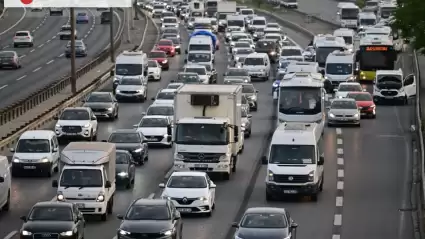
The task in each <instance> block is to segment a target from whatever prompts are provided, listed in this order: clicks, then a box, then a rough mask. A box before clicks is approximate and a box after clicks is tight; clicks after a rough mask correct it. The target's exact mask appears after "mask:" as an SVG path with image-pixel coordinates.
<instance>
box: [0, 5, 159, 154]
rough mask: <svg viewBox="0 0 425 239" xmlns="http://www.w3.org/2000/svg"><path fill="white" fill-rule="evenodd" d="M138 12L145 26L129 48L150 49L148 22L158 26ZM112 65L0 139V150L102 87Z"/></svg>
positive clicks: (8, 146) (76, 104)
mask: <svg viewBox="0 0 425 239" xmlns="http://www.w3.org/2000/svg"><path fill="white" fill-rule="evenodd" d="M138 10H139V9H138ZM139 13H140V14H142V15H144V16H145V18H146V26H145V29H144V32H143V35H142V40H141V42H140V44H139V45H138V46H137V47H136V48H135V49H131V50H141V49H142V47H147V49H148V50H150V49H151V48H152V47H153V45H154V44H152V46H149V45H145V40H146V35H147V29H148V24H153V25H154V27H155V29H157V32H158V33H159V31H158V26H157V25H156V24H155V22H154V21H153V20H152V18H151V17H150V16H149V15H148V14H147V13H144V12H142V11H141V10H139ZM158 38H159V36H157V39H158ZM113 67H114V65H113V64H112V63H111V66H110V67H109V68H108V71H106V72H105V73H103V74H102V75H101V76H100V77H98V78H96V79H94V80H93V82H91V83H90V84H89V85H87V86H86V87H84V88H82V89H80V90H79V91H78V92H77V94H75V95H74V96H70V97H68V98H67V99H65V100H63V101H61V102H58V104H57V105H56V106H55V107H53V108H52V109H46V110H45V111H44V113H42V114H41V115H40V116H38V117H37V118H35V119H33V120H31V121H29V122H28V123H27V124H26V125H24V126H23V127H21V128H20V129H18V130H16V131H14V132H13V133H11V134H10V135H9V136H8V137H6V138H4V139H1V141H0V150H1V151H4V150H6V149H8V148H10V147H13V146H14V145H15V144H16V141H17V140H18V139H19V137H20V135H21V134H22V133H23V132H25V131H27V130H34V129H39V128H42V127H43V126H44V125H46V124H48V123H51V122H52V120H53V118H54V117H55V116H57V115H58V114H60V112H61V111H62V110H63V109H65V108H67V107H73V106H78V105H79V104H81V102H82V100H83V99H85V98H86V97H87V95H88V94H89V93H90V92H93V91H95V90H97V89H99V88H102V87H103V86H104V85H105V84H106V83H108V81H109V79H110V76H111V75H110V72H111V70H112V69H113ZM65 87H66V86H64V87H63V89H65Z"/></svg>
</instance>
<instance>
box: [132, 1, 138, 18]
mask: <svg viewBox="0 0 425 239" xmlns="http://www.w3.org/2000/svg"><path fill="white" fill-rule="evenodd" d="M137 8H138V6H137V0H134V3H133V9H134V20H139V16H138V14H137Z"/></svg>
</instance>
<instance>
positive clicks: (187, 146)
mask: <svg viewBox="0 0 425 239" xmlns="http://www.w3.org/2000/svg"><path fill="white" fill-rule="evenodd" d="M371 2H372V1H371ZM291 4H292V5H293V3H291ZM291 4H289V5H291ZM389 4H390V3H385V4H381V5H379V4H378V5H376V7H375V8H372V7H371V5H366V7H365V9H360V8H359V7H357V6H356V5H355V4H353V3H340V4H338V8H339V9H340V11H339V12H338V14H337V15H338V16H339V19H340V22H341V28H339V29H337V30H334V31H333V32H323V33H321V34H317V35H316V36H314V37H313V39H309V43H308V44H305V43H304V42H298V41H295V40H294V39H293V38H292V37H291V36H288V31H289V29H286V28H285V27H284V26H282V25H281V24H279V23H278V22H277V21H274V20H273V18H270V17H267V16H264V15H263V14H260V13H256V9H254V8H250V7H248V6H242V5H239V4H238V5H237V4H236V2H232V1H224V2H222V1H219V0H206V1H205V2H203V1H200V0H192V1H189V2H186V1H181V0H172V1H167V2H160V1H153V0H145V1H143V2H139V3H138V6H139V7H141V8H143V9H144V10H145V12H146V14H149V18H151V19H152V20H153V21H154V22H155V23H156V24H157V28H158V34H159V38H158V40H157V42H156V44H155V45H154V47H153V49H152V50H151V51H148V52H143V51H124V52H122V53H120V54H119V55H118V56H117V57H116V61H115V67H114V69H113V70H112V71H111V72H110V74H111V84H110V87H109V86H108V87H106V88H105V89H102V90H100V91H96V92H91V93H90V94H88V96H87V97H86V99H85V100H84V101H83V102H82V104H81V106H79V107H70V108H65V109H63V111H62V112H61V113H60V115H58V116H57V117H56V118H55V119H54V125H53V128H50V129H43V130H29V131H26V132H25V133H23V134H22V135H21V136H20V138H19V140H18V142H17V144H16V146H15V147H13V148H11V149H10V152H11V153H12V154H13V156H12V159H11V163H10V164H9V163H8V160H7V158H6V157H3V156H2V157H0V176H1V175H2V173H4V176H2V177H0V207H1V208H2V210H3V211H12V210H14V208H12V207H11V205H12V204H13V203H14V202H13V200H14V197H13V194H14V189H13V183H14V182H13V181H14V180H15V179H16V180H17V181H18V180H22V178H23V179H28V178H30V179H34V180H35V181H34V182H38V181H39V180H42V179H40V176H42V177H43V176H46V177H48V178H51V180H49V183H48V185H47V187H49V189H45V188H40V189H39V190H40V194H41V193H43V192H46V190H47V192H54V194H53V196H54V197H53V199H51V200H48V201H46V200H37V202H36V203H35V204H34V205H31V206H30V207H29V208H20V209H19V212H22V216H21V217H20V218H18V219H20V220H22V223H20V224H21V225H22V227H21V228H10V230H11V231H13V230H16V231H15V234H13V235H12V236H15V237H20V238H22V239H29V238H31V239H59V238H75V239H82V238H88V237H89V236H87V235H86V234H85V233H86V226H91V225H92V223H93V222H92V221H100V222H97V223H98V224H94V225H95V226H97V225H100V224H102V223H103V224H105V225H106V224H107V223H108V222H109V221H111V220H115V219H118V220H120V223H118V224H116V225H115V224H113V225H114V226H108V227H109V228H107V229H106V228H105V230H107V231H108V232H111V233H112V234H111V235H109V236H110V237H112V238H117V239H139V238H159V239H165V238H173V239H177V238H178V239H181V238H186V237H189V238H190V237H191V236H188V235H186V234H187V233H188V230H187V229H184V228H185V227H186V226H187V227H188V228H189V230H198V227H200V224H199V223H196V222H198V221H193V218H192V217H193V216H195V217H196V219H195V220H202V221H201V222H202V225H208V220H210V219H211V218H214V216H215V211H217V210H223V209H220V206H221V205H220V203H219V202H223V201H220V200H219V199H220V197H223V198H226V201H225V202H223V203H229V202H228V201H229V200H233V199H232V197H237V199H234V200H245V198H244V197H245V195H242V194H241V195H235V194H236V192H232V191H230V192H229V191H227V192H226V193H223V192H220V190H222V189H221V188H223V187H225V186H226V184H232V183H234V184H238V183H241V185H242V183H244V182H243V181H246V182H247V181H250V180H251V179H250V178H244V175H245V174H248V173H250V172H251V170H255V169H254V168H255V165H257V163H256V162H258V164H263V166H262V168H263V169H265V170H264V172H265V173H264V177H263V178H261V179H260V183H261V184H262V185H263V189H262V191H261V193H260V194H261V195H262V196H261V200H264V201H263V202H264V203H263V204H264V205H258V204H257V205H253V206H250V205H249V204H248V203H247V204H246V205H245V208H244V210H243V211H241V212H239V213H238V215H239V216H238V217H237V218H236V221H235V222H234V223H233V224H230V225H227V227H232V228H233V230H232V231H231V235H230V237H231V238H234V239H247V238H285V239H295V238H296V237H297V234H300V233H301V234H302V231H303V230H305V227H309V225H302V224H300V225H298V223H299V222H298V221H297V220H296V217H293V214H292V213H291V210H290V209H288V208H286V207H285V206H284V204H283V206H282V204H277V205H278V206H276V207H272V206H270V205H276V204H273V203H275V202H281V201H286V200H295V203H299V204H302V202H303V201H306V200H307V201H309V202H308V203H310V204H315V203H318V202H320V201H324V200H327V199H328V198H327V197H328V196H327V195H326V194H327V193H326V187H327V186H328V187H334V185H330V186H329V185H326V182H327V181H326V180H325V171H327V170H328V169H327V170H325V166H326V167H328V166H327V165H329V164H328V163H327V161H328V160H329V159H328V157H330V156H329V154H331V155H332V154H335V152H332V153H329V149H328V148H329V147H328V145H329V144H331V143H332V142H331V139H330V137H329V136H328V133H329V130H334V128H336V127H338V128H336V129H337V130H339V131H341V128H340V127H343V126H356V127H361V125H362V124H363V123H364V121H373V120H376V118H379V117H380V116H379V115H378V114H377V112H378V111H377V107H393V106H394V105H406V104H408V102H409V98H411V97H412V96H414V95H415V94H416V87H415V85H416V82H415V81H416V79H415V78H414V76H413V75H412V74H410V75H409V74H408V75H405V74H404V73H403V71H402V70H401V69H396V61H397V56H398V53H399V52H401V51H403V39H399V37H398V33H397V31H393V30H392V29H391V27H389V26H388V25H389V24H390V22H391V21H392V17H391V14H386V13H387V10H386V9H387V5H389ZM391 4H393V5H394V3H391ZM286 5H288V4H286ZM286 5H285V6H286ZM289 5H288V6H289ZM292 5H291V6H292ZM301 45H304V46H301ZM179 59H182V61H180V60H179ZM180 63H182V64H180ZM371 85H372V87H370V86H371ZM371 88H372V90H371ZM123 111H124V112H123ZM123 115H131V122H132V123H131V124H128V122H130V121H129V120H126V123H125V124H124V123H122V122H123V121H122V117H123ZM330 128H331V129H330ZM354 130H359V129H356V128H354ZM268 132H270V133H268ZM338 154H339V153H338ZM248 158H249V160H251V159H250V158H253V159H252V160H251V161H252V162H251V165H250V166H249V167H248V166H244V165H246V164H247V163H248V162H247V161H249V160H248ZM338 160H339V158H338ZM160 161H163V162H164V161H166V162H170V165H169V167H167V168H166V169H165V172H164V169H163V168H161V169H159V168H158V165H159V162H160ZM338 162H339V161H338ZM141 170H143V173H142V174H144V176H143V175H142V176H141V173H140V172H141ZM164 174H166V177H165V180H163V182H162V183H160V184H159V185H158V184H156V185H154V186H148V184H150V183H149V182H156V181H157V179H158V180H159V179H161V180H162V179H163V177H164ZM330 174H331V175H332V177H336V176H334V175H333V174H334V173H333V172H332V173H330ZM338 175H339V171H338ZM36 176H37V177H36ZM338 177H340V176H338ZM145 181H146V182H145ZM19 182H20V183H21V184H22V182H25V181H19ZM254 184H256V182H254ZM2 185H3V187H2ZM4 185H5V186H4ZM32 185H33V186H35V185H36V184H32ZM43 185H44V186H46V184H43ZM243 185H245V184H243ZM44 186H43V187H44ZM35 187H36V186H35ZM235 187H237V185H236V186H235ZM51 190H53V191H51ZM252 190H254V189H252ZM141 191H143V192H144V193H143V195H141V193H140V192H141ZM323 191H325V192H323ZM251 193H252V192H251ZM323 194H325V195H323ZM136 195H138V196H137V197H136ZM248 196H249V195H248ZM19 197H31V195H20V196H19ZM40 197H41V196H35V198H40ZM269 203H271V204H270V205H269ZM332 203H333V202H332ZM117 205H119V206H117ZM117 207H118V208H119V209H118V210H117ZM299 207H308V206H307V205H300V206H299ZM220 212H221V213H225V212H223V211H220ZM1 213H6V212H0V215H1ZM189 214H190V215H192V217H186V216H187V215H189ZM14 220H16V219H14ZM107 225H112V224H107ZM1 227H3V225H2V226H1ZM199 230H200V229H199ZM214 230H217V231H220V230H221V231H223V232H221V233H222V234H220V235H221V236H222V237H223V236H224V234H225V233H226V232H227V228H215V229H214ZM95 235H96V234H94V233H92V234H90V237H95ZM213 237H218V236H208V235H207V236H206V237H205V238H213ZM8 239H11V238H8Z"/></svg>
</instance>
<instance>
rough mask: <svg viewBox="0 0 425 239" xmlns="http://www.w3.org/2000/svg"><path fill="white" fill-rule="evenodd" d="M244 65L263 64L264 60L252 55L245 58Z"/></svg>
mask: <svg viewBox="0 0 425 239" xmlns="http://www.w3.org/2000/svg"><path fill="white" fill-rule="evenodd" d="M244 65H246V66H259V65H264V60H263V58H253V57H249V58H245V61H244Z"/></svg>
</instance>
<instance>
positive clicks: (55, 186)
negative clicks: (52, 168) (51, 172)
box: [52, 180, 59, 188]
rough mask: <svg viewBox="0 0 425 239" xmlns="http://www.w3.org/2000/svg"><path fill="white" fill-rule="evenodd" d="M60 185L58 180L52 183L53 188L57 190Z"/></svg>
mask: <svg viewBox="0 0 425 239" xmlns="http://www.w3.org/2000/svg"><path fill="white" fill-rule="evenodd" d="M58 186H59V185H58V180H53V181H52V187H53V188H57V187H58Z"/></svg>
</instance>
